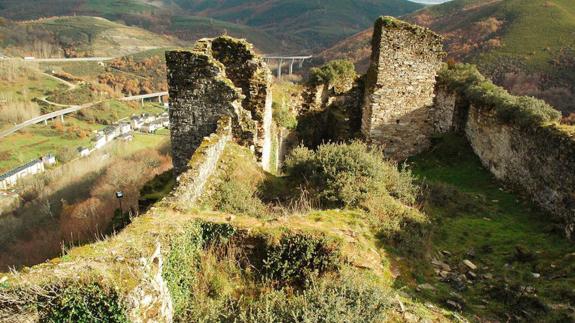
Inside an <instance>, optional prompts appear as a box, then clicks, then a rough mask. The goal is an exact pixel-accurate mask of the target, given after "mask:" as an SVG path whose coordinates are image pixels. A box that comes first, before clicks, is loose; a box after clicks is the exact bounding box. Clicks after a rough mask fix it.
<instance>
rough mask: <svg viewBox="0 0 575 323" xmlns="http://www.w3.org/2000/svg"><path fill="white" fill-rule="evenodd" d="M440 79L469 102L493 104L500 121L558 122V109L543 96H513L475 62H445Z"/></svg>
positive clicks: (522, 122)
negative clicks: (481, 70)
mask: <svg viewBox="0 0 575 323" xmlns="http://www.w3.org/2000/svg"><path fill="white" fill-rule="evenodd" d="M438 80H439V83H441V84H443V85H444V86H447V87H448V88H449V89H451V90H452V91H456V92H458V93H460V94H462V95H463V96H464V98H466V99H467V100H468V101H469V102H470V103H472V104H477V105H481V106H488V107H492V108H493V109H494V110H495V112H496V114H497V116H498V117H499V118H500V120H501V121H503V122H505V123H509V124H516V125H519V126H522V127H529V126H533V125H540V124H542V123H546V122H558V121H559V120H560V119H561V112H559V111H557V110H555V109H554V108H553V107H552V106H550V105H549V104H547V103H545V102H544V101H542V100H539V99H535V98H532V97H527V96H521V97H519V96H513V95H511V94H509V92H507V91H506V90H505V89H503V88H502V87H499V86H497V85H495V84H493V83H492V82H491V81H489V80H487V79H486V78H485V77H484V76H483V75H481V73H479V71H478V70H477V68H476V67H475V66H474V65H470V64H456V65H449V66H445V67H444V68H443V70H442V71H441V72H440V73H439V77H438Z"/></svg>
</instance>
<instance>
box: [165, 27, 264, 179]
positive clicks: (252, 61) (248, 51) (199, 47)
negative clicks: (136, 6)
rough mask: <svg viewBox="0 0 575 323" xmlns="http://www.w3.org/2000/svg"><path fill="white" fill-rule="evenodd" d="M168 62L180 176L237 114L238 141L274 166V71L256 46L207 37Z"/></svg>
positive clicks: (171, 55)
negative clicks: (206, 140)
mask: <svg viewBox="0 0 575 323" xmlns="http://www.w3.org/2000/svg"><path fill="white" fill-rule="evenodd" d="M166 62H167V65H168V84H169V89H170V90H169V91H170V100H171V107H172V108H171V113H170V118H171V125H172V143H173V150H174V168H175V171H176V173H177V174H179V173H181V172H182V171H183V170H185V165H186V163H187V161H188V160H189V158H190V156H191V154H192V153H193V151H194V150H195V149H196V148H197V147H198V146H199V144H200V142H201V140H202V138H203V137H205V136H208V135H209V134H211V133H212V132H214V131H215V128H216V123H217V120H218V119H219V117H220V116H221V115H224V114H227V115H230V116H232V119H233V125H234V138H235V139H236V140H238V141H239V142H240V143H241V144H243V145H245V146H253V149H254V150H255V153H256V156H257V157H258V159H259V160H260V161H261V162H262V165H264V167H265V166H266V165H269V158H270V150H271V124H272V93H271V72H270V71H269V70H268V69H267V67H266V65H265V63H264V62H263V60H262V59H261V57H259V56H258V55H256V53H255V52H254V51H253V49H252V46H251V44H249V43H247V42H246V41H244V40H238V39H233V38H231V37H226V36H222V37H218V38H215V39H202V40H200V41H198V42H197V43H196V45H195V47H194V49H193V50H192V51H190V52H182V51H174V52H168V53H166Z"/></svg>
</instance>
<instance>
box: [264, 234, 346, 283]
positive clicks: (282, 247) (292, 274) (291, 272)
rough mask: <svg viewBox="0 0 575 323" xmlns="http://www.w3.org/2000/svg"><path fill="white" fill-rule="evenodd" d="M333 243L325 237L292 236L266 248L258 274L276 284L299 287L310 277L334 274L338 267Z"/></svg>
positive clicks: (337, 249) (336, 247)
mask: <svg viewBox="0 0 575 323" xmlns="http://www.w3.org/2000/svg"><path fill="white" fill-rule="evenodd" d="M340 262H341V260H340V254H339V248H338V246H337V244H335V243H334V242H332V241H328V240H327V239H326V238H325V237H316V236H312V235H306V234H292V235H285V236H284V237H282V239H281V241H280V242H279V243H278V244H272V245H270V246H267V247H266V256H265V258H264V260H263V268H262V272H263V274H264V276H265V277H266V278H269V279H271V280H274V281H277V282H279V283H280V284H282V285H284V284H288V285H292V284H295V285H299V286H303V285H304V284H305V283H307V282H308V281H309V280H310V279H311V277H313V275H320V274H323V273H326V272H330V271H336V270H337V269H339V266H340Z"/></svg>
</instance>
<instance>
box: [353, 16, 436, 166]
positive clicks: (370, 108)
mask: <svg viewBox="0 0 575 323" xmlns="http://www.w3.org/2000/svg"><path fill="white" fill-rule="evenodd" d="M444 56H445V53H444V52H443V45H442V40H441V37H440V36H439V35H437V34H435V33H433V32H432V31H430V30H429V29H426V28H423V27H419V26H414V25H411V24H408V23H406V22H403V21H400V20H397V19H395V18H392V17H381V18H379V19H378V20H377V21H376V22H375V26H374V33H373V39H372V53H371V65H370V67H369V70H368V72H367V78H366V84H365V94H364V103H363V115H362V125H361V130H362V133H363V135H364V137H365V139H366V140H367V141H368V142H371V143H374V144H378V145H380V146H382V148H383V150H384V152H385V154H386V156H388V157H390V158H393V159H396V160H402V159H405V158H407V157H409V156H412V155H414V154H416V153H419V152H421V151H423V150H424V149H426V148H427V147H428V146H429V138H430V136H431V135H432V133H433V132H434V129H433V125H432V123H431V122H430V120H431V118H430V112H431V111H432V107H433V97H434V90H435V77H436V76H437V72H438V71H439V69H440V68H441V66H442V60H443V57H444Z"/></svg>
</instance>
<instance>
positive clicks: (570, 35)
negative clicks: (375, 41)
mask: <svg viewBox="0 0 575 323" xmlns="http://www.w3.org/2000/svg"><path fill="white" fill-rule="evenodd" d="M403 19H406V20H409V21H411V22H414V23H417V24H419V25H423V26H426V27H429V28H431V29H432V30H434V31H436V32H438V33H440V34H442V35H443V36H444V37H445V45H446V49H447V50H448V52H449V54H450V57H451V58H452V59H455V60H458V61H466V62H473V63H476V64H478V66H479V67H480V69H481V71H482V72H483V73H484V74H487V75H488V76H490V77H491V78H492V79H493V80H494V81H495V82H496V83H498V84H500V85H503V86H505V87H506V88H508V89H509V90H510V91H512V92H513V93H515V94H522V95H532V96H537V97H540V98H543V99H545V100H546V101H548V102H549V103H551V104H553V105H555V106H556V107H558V108H560V109H561V110H563V111H564V112H575V103H574V102H575V100H574V98H575V95H574V93H575V6H574V5H573V0H505V1H502V0H454V1H452V2H448V3H445V4H442V5H438V6H433V7H427V8H425V9H422V10H419V11H417V12H415V13H412V14H410V15H407V16H404V17H403ZM370 39H371V30H365V31H363V32H361V33H358V34H356V35H354V36H352V37H351V38H348V39H346V40H343V41H342V42H340V43H338V44H336V45H335V46H333V47H332V48H330V49H328V50H326V51H324V52H323V53H322V54H321V56H322V57H324V58H326V59H328V58H329V59H331V58H337V57H349V58H351V59H354V60H355V61H357V62H359V66H360V68H365V67H366V59H368V55H369V51H367V49H368V48H369V47H370V44H369V40H370Z"/></svg>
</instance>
